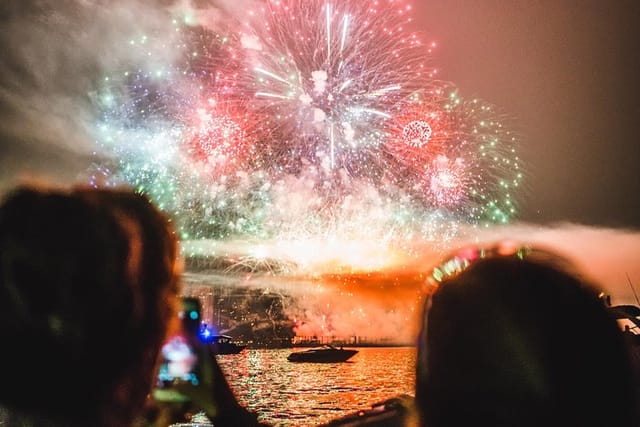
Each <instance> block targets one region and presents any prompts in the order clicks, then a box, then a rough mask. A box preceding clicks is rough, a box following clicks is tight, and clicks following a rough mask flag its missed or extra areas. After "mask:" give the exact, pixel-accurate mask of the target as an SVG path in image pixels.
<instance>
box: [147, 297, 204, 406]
mask: <svg viewBox="0 0 640 427" xmlns="http://www.w3.org/2000/svg"><path fill="white" fill-rule="evenodd" d="M201 314H202V310H201V305H200V300H199V299H198V298H196V297H183V298H182V307H181V309H180V311H179V312H178V316H179V318H180V330H179V331H178V332H177V333H176V334H174V335H172V336H171V337H169V339H167V340H166V341H165V342H164V344H163V345H162V347H161V349H160V367H159V370H158V377H157V381H156V387H155V390H154V396H155V398H156V399H157V400H161V401H185V400H187V399H186V397H185V396H182V395H180V394H179V393H175V392H172V391H171V388H172V386H174V385H176V384H179V383H190V384H192V385H194V386H197V385H198V384H200V373H199V369H198V366H199V364H198V352H197V350H196V349H195V348H194V343H196V342H197V340H198V330H199V328H200V323H201V320H200V318H201Z"/></svg>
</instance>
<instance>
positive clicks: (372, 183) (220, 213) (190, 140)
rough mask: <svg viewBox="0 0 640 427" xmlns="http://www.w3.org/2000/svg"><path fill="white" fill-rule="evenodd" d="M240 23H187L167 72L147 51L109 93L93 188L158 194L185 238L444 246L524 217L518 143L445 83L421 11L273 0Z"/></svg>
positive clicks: (99, 128)
mask: <svg viewBox="0 0 640 427" xmlns="http://www.w3.org/2000/svg"><path fill="white" fill-rule="evenodd" d="M225 22H227V25H226V27H225V28H220V27H218V29H217V30H216V31H212V30H211V29H210V28H206V27H204V26H192V27H189V26H185V25H181V24H179V23H177V22H174V24H173V28H172V30H173V33H172V34H174V33H178V34H180V37H179V38H180V39H181V42H180V43H177V44H173V45H171V46H168V48H170V49H174V50H176V51H177V52H178V53H179V54H178V55H172V58H176V57H177V58H179V59H178V60H172V61H171V62H170V63H166V64H165V63H163V62H162V61H161V59H159V58H151V59H149V58H146V57H145V55H144V54H143V53H144V49H143V45H144V40H139V41H136V43H132V49H140V51H141V65H140V64H139V65H138V66H135V67H133V66H132V67H131V68H130V69H126V70H119V71H117V72H114V74H113V75H110V76H108V77H106V78H105V81H104V84H103V85H102V86H101V87H100V88H99V89H98V90H97V91H96V97H95V98H96V105H97V106H98V108H99V110H100V111H101V117H102V119H101V120H100V122H99V123H97V125H96V139H97V140H98V142H99V144H100V146H101V147H102V148H104V150H105V151H106V152H107V153H108V154H110V155H111V159H110V160H109V161H100V162H99V163H98V164H97V165H96V167H95V168H94V169H93V170H92V177H91V179H92V182H96V183H97V182H98V181H100V182H106V183H107V184H116V183H126V184H129V185H131V186H133V187H134V188H136V189H137V190H138V191H140V192H144V193H147V194H149V195H150V196H151V197H152V198H153V199H154V200H155V201H156V202H157V203H158V204H159V206H160V207H161V208H162V209H165V210H166V211H168V212H169V213H170V214H171V215H172V216H173V217H174V218H175V219H176V224H177V226H178V229H179V230H180V233H181V236H182V238H183V239H194V238H213V239H224V238H229V237H233V236H236V237H238V236H241V237H245V238H246V237H251V238H258V239H266V238H272V237H278V238H283V239H289V238H294V237H295V238H300V237H305V236H307V237H310V236H312V237H313V238H321V239H324V240H327V239H333V238H335V237H336V236H339V237H340V238H341V239H353V240H359V239H360V240H366V239H378V240H379V241H384V242H388V241H392V240H395V241H401V240H403V239H405V240H406V239H413V238H416V237H421V238H426V239H441V238H442V237H443V236H453V235H455V233H456V230H457V229H458V225H459V224H471V225H481V224H492V223H503V222H507V221H508V220H509V219H510V218H512V217H513V216H514V215H515V213H516V206H515V200H514V196H515V194H516V192H517V187H518V185H519V182H520V180H521V178H522V174H521V172H520V165H519V159H518V158H517V156H516V155H515V143H516V140H515V138H514V136H513V135H512V134H510V133H509V131H508V130H507V129H505V128H504V127H503V125H502V124H501V123H500V122H499V121H498V120H497V118H496V115H495V113H494V111H493V108H492V107H490V106H488V105H486V104H483V103H482V102H480V101H479V100H471V101H465V100H464V99H462V97H461V96H460V95H459V94H458V91H457V90H456V89H455V87H454V86H453V85H451V84H448V83H446V82H442V81H439V80H438V79H436V70H435V69H434V68H433V67H432V66H431V65H430V62H431V54H432V49H433V48H434V46H435V45H434V44H432V43H425V42H423V41H422V40H421V38H420V36H419V35H418V34H417V33H415V32H413V31H411V29H410V28H411V25H412V24H411V7H410V6H408V5H403V4H402V3H401V2H400V1H397V0H379V1H374V2H370V1H351V2H327V1H324V0H307V1H304V2H303V1H297V0H282V1H276V0H268V1H264V2H260V3H257V4H256V6H255V7H254V8H252V9H250V10H248V11H247V12H246V14H245V15H243V16H240V17H229V19H227V20H226V21H225ZM157 37H160V38H161V37H162V35H159V36H157ZM174 38H175V36H174Z"/></svg>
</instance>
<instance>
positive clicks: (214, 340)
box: [209, 335, 247, 354]
mask: <svg viewBox="0 0 640 427" xmlns="http://www.w3.org/2000/svg"><path fill="white" fill-rule="evenodd" d="M210 339H211V341H209V348H210V349H211V352H212V353H213V354H238V353H240V352H241V351H242V350H244V349H245V348H247V346H246V345H244V344H238V343H236V342H234V341H233V338H232V337H230V336H229V335H212V336H211V338H210Z"/></svg>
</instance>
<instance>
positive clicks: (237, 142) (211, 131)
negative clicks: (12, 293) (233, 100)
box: [188, 100, 253, 177]
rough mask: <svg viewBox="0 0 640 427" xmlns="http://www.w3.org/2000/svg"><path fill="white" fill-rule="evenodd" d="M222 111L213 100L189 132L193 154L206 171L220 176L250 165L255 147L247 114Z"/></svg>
mask: <svg viewBox="0 0 640 427" xmlns="http://www.w3.org/2000/svg"><path fill="white" fill-rule="evenodd" d="M233 113H235V114H232V112H231V111H228V109H225V108H220V107H219V106H218V105H217V104H216V102H215V101H213V100H210V101H209V102H208V106H207V108H199V109H198V110H197V111H196V118H195V120H194V123H193V125H192V126H191V129H190V131H189V132H188V138H189V141H190V143H189V146H190V147H191V148H190V151H191V152H192V153H193V155H194V157H195V160H196V162H197V163H198V164H199V166H200V167H201V168H202V170H203V171H204V172H206V173H208V174H209V175H212V176H215V177H220V176H224V175H233V174H235V172H237V171H238V170H240V169H243V168H244V167H245V166H246V162H247V160H248V157H249V156H250V152H251V150H252V146H253V137H252V132H250V129H251V126H250V120H249V117H248V115H247V114H246V113H244V112H240V111H237V112H233Z"/></svg>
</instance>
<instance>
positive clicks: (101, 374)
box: [0, 187, 179, 426]
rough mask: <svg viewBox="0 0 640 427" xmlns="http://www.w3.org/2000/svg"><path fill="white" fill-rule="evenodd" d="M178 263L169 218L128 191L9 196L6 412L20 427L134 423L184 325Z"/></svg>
mask: <svg viewBox="0 0 640 427" xmlns="http://www.w3.org/2000/svg"><path fill="white" fill-rule="evenodd" d="M177 254H178V252H177V240H176V237H175V235H174V233H173V230H172V229H171V227H170V223H169V222H168V220H167V218H165V216H164V215H163V214H162V213H161V212H160V211H159V210H157V209H156V208H155V207H154V206H153V205H152V204H151V202H150V201H149V200H148V199H147V198H146V197H144V196H141V195H138V194H135V193H134V192H132V191H130V190H127V189H122V190H115V189H114V190H93V189H71V190H65V189H43V188H36V187H22V188H18V189H16V190H14V191H13V192H11V193H10V194H9V195H8V196H7V197H6V198H5V199H4V201H3V203H2V204H1V205H0V339H1V340H2V342H3V349H2V352H0V365H1V366H2V367H3V370H2V375H1V376H2V379H1V380H0V406H2V407H4V408H5V409H4V410H3V411H0V412H4V413H5V415H6V413H7V410H8V411H9V412H11V413H12V414H13V416H15V417H18V419H20V421H19V422H20V423H21V424H20V425H23V424H25V425H28V422H27V420H28V419H33V420H36V421H33V422H31V423H32V424H36V425H44V424H46V425H55V424H59V425H65V426H71V425H95V426H116V425H129V424H130V423H131V421H132V420H133V419H134V418H135V417H136V416H137V414H138V413H139V412H140V410H141V408H142V406H143V405H144V402H145V400H146V398H147V395H148V393H149V391H150V387H151V384H152V381H153V373H154V369H155V364H156V360H157V355H158V353H159V349H160V346H161V343H162V342H163V340H164V338H165V336H166V334H167V331H168V328H169V326H170V324H171V322H172V319H173V318H174V317H175V316H174V313H175V309H176V308H177V304H178V295H179V286H178V274H179V268H178V267H177V266H178V265H179V264H178V263H177ZM15 417H14V421H15ZM0 418H1V417H0ZM5 418H6V417H5ZM37 420H40V421H37ZM5 421H6V420H5ZM7 422H8V424H12V422H13V421H11V420H9V421H7ZM15 422H18V421H15Z"/></svg>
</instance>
